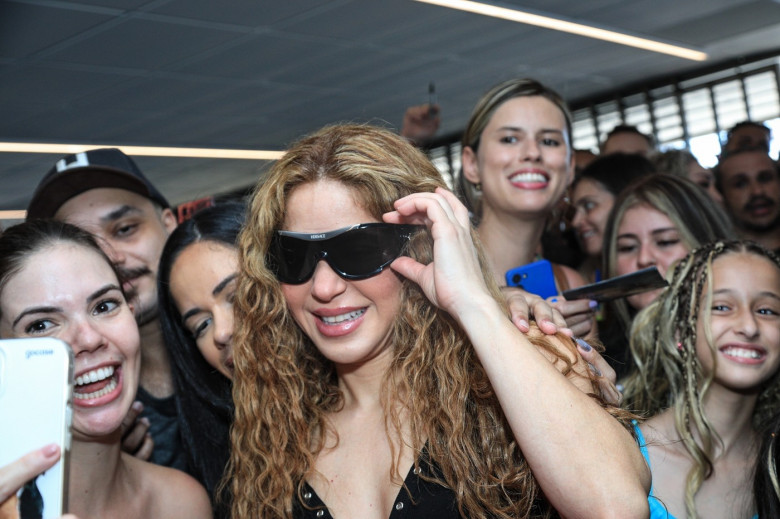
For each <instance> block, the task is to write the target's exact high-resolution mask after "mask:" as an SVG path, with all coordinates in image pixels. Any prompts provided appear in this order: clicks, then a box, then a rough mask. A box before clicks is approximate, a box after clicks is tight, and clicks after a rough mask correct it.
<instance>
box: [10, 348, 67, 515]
mask: <svg viewBox="0 0 780 519" xmlns="http://www.w3.org/2000/svg"><path fill="white" fill-rule="evenodd" d="M72 395H73V353H72V352H71V349H70V346H68V345H67V344H66V343H64V342H62V341H60V340H58V339H52V338H40V339H37V338H36V339H7V340H0V467H2V466H4V465H6V464H8V463H10V462H12V461H14V460H16V459H18V458H20V457H21V456H23V455H24V454H27V453H28V452H30V451H32V450H35V449H38V448H40V447H43V446H44V445H48V444H50V443H56V444H58V445H59V446H60V449H61V451H62V457H61V459H60V461H58V462H57V464H56V465H54V466H53V467H52V468H50V469H49V470H47V471H46V472H44V473H43V474H41V475H39V476H37V477H36V478H34V479H33V480H31V481H29V482H28V483H27V484H26V485H25V486H24V487H22V489H20V490H19V492H17V494H16V497H15V499H14V497H13V496H12V497H11V499H9V500H8V502H6V503H5V505H4V506H3V510H2V513H5V514H7V515H2V513H0V519H4V518H6V517H8V518H18V519H28V518H29V519H33V518H41V519H48V518H55V517H59V516H61V515H62V514H63V513H64V512H65V511H66V510H67V491H68V457H69V456H68V455H69V453H70V425H71V418H72V407H71V405H72V400H71V399H72Z"/></svg>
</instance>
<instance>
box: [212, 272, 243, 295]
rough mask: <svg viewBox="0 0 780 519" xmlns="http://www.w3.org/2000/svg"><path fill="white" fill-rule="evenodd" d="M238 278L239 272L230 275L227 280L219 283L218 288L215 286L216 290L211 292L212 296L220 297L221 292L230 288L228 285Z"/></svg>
mask: <svg viewBox="0 0 780 519" xmlns="http://www.w3.org/2000/svg"><path fill="white" fill-rule="evenodd" d="M236 277H238V272H234V273H232V274H230V275H229V276H227V277H226V278H225V279H223V280H222V281H220V282H219V283H217V286H215V287H214V290H212V291H211V295H213V296H218V295H219V293H220V292H222V291H223V290H225V287H226V286H228V284H230V282H231V281H233V280H234V279H236Z"/></svg>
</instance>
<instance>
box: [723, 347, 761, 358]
mask: <svg viewBox="0 0 780 519" xmlns="http://www.w3.org/2000/svg"><path fill="white" fill-rule="evenodd" d="M723 353H725V354H726V355H730V356H732V357H740V358H743V359H760V358H761V353H760V352H758V351H756V350H750V349H743V348H725V349H724V350H723Z"/></svg>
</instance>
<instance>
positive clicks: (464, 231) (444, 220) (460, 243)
mask: <svg viewBox="0 0 780 519" xmlns="http://www.w3.org/2000/svg"><path fill="white" fill-rule="evenodd" d="M394 205H395V211H391V212H389V213H386V214H385V215H384V220H385V222H388V223H407V224H418V225H425V226H426V227H428V229H429V230H430V233H431V236H432V237H433V261H432V262H431V263H430V264H428V265H423V264H421V263H419V262H417V261H416V260H413V259H412V258H409V257H406V256H402V257H400V258H398V259H396V260H395V261H394V262H393V263H392V265H391V266H392V268H393V270H395V271H396V272H398V273H399V274H401V275H402V276H404V277H406V278H408V279H411V280H412V281H414V282H415V283H417V284H418V285H420V287H421V288H422V290H423V292H425V295H426V296H427V297H428V298H429V299H430V300H431V302H432V303H433V304H435V305H436V306H438V307H440V308H442V309H444V310H446V311H447V312H449V313H450V314H451V315H453V316H454V317H456V318H457V317H458V316H459V315H460V312H462V311H466V309H467V308H468V306H469V305H471V304H474V302H475V301H476V300H477V299H478V298H477V297H476V296H478V295H480V294H485V295H487V287H486V286H485V280H484V277H483V274H482V270H481V268H480V265H479V261H478V259H477V253H476V250H475V249H474V243H473V242H472V239H471V221H470V220H469V213H468V209H466V207H465V206H464V205H463V204H462V203H461V202H460V201H459V200H458V198H457V197H456V196H455V195H454V194H452V193H451V192H450V191H447V190H446V189H442V188H437V189H436V191H435V192H433V193H415V194H412V195H409V196H406V197H404V198H401V199H400V200H397V201H396V202H395V204H394Z"/></svg>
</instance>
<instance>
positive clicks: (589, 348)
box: [574, 337, 593, 351]
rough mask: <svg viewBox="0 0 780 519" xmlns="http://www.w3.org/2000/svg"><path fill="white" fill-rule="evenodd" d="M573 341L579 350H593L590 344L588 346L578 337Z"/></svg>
mask: <svg viewBox="0 0 780 519" xmlns="http://www.w3.org/2000/svg"><path fill="white" fill-rule="evenodd" d="M574 341H575V342H576V343H577V344H578V345H579V346H580V348H582V349H583V350H585V351H590V350H592V349H593V348H591V346H590V344H588V343H587V342H585V341H584V340H582V339H580V338H579V337H578V338H576V339H574Z"/></svg>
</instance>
